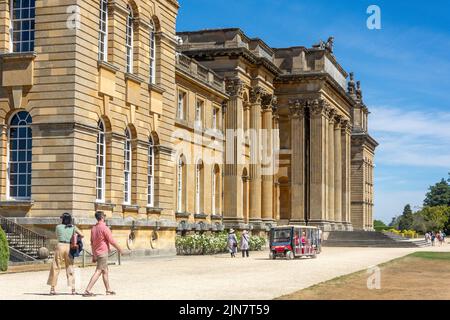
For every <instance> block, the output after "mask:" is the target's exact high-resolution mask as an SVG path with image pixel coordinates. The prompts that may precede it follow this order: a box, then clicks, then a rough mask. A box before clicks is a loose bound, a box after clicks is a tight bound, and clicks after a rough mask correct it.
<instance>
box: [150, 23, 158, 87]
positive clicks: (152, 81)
mask: <svg viewBox="0 0 450 320" xmlns="http://www.w3.org/2000/svg"><path fill="white" fill-rule="evenodd" d="M149 27H150V31H149V82H150V84H156V46H157V43H156V32H157V28H156V24H155V20H154V19H153V18H151V19H150V24H149Z"/></svg>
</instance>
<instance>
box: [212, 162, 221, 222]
mask: <svg viewBox="0 0 450 320" xmlns="http://www.w3.org/2000/svg"><path fill="white" fill-rule="evenodd" d="M211 187H212V192H211V196H212V197H211V199H212V204H211V208H212V214H213V215H219V213H220V212H219V205H220V169H219V166H218V165H217V164H216V165H215V166H214V170H213V174H212V186H211Z"/></svg>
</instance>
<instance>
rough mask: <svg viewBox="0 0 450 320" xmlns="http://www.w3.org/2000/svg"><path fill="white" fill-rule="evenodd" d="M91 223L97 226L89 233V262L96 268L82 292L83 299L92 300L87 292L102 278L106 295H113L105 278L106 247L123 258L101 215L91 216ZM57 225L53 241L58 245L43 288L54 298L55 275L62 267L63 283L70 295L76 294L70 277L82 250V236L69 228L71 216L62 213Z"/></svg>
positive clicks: (106, 277)
mask: <svg viewBox="0 0 450 320" xmlns="http://www.w3.org/2000/svg"><path fill="white" fill-rule="evenodd" d="M95 219H96V220H97V224H96V225H95V226H93V227H92V230H91V247H92V262H94V263H96V264H97V268H96V270H95V273H94V275H93V276H92V278H91V280H90V281H89V284H88V286H87V288H86V291H85V292H84V293H83V296H85V297H90V296H94V294H93V293H92V292H91V290H92V287H93V286H94V285H95V283H96V282H97V280H98V278H100V276H102V277H103V284H104V285H105V288H106V295H115V294H116V293H115V292H114V291H112V290H111V287H110V285H109V277H108V256H109V252H110V247H111V246H113V247H114V248H116V249H117V251H118V252H119V254H123V253H124V252H123V250H122V248H120V246H119V245H118V244H117V242H116V241H115V240H114V238H113V237H112V232H111V230H110V229H109V228H108V227H107V225H106V223H105V214H104V213H103V212H102V211H97V212H96V213H95ZM61 220H62V221H61V224H59V225H57V226H56V238H57V239H58V244H57V245H56V248H55V251H54V259H53V262H52V265H51V269H50V275H49V277H48V281H47V284H48V285H49V286H50V287H51V289H50V295H56V290H55V287H56V285H57V282H58V276H59V272H60V270H61V268H62V267H64V268H65V269H66V276H67V282H68V285H69V287H71V288H72V294H73V295H75V294H77V292H76V288H75V277H74V268H73V266H74V259H75V257H77V256H79V254H80V251H81V250H82V239H83V237H84V236H83V233H82V232H81V231H80V230H79V229H78V228H77V227H76V226H75V225H74V224H73V218H72V215H71V214H69V213H64V214H63V215H62V216H61Z"/></svg>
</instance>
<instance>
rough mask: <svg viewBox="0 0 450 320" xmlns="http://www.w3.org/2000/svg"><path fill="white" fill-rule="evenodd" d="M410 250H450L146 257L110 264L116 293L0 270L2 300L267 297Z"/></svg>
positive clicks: (84, 273) (83, 278) (81, 275)
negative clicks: (53, 288)
mask: <svg viewBox="0 0 450 320" xmlns="http://www.w3.org/2000/svg"><path fill="white" fill-rule="evenodd" d="M414 251H450V246H448V245H447V246H445V247H435V248H424V249H419V248H417V249H415V248H413V249H410V248H401V249H385V248H324V250H323V253H322V254H321V255H319V256H318V258H317V259H301V260H294V261H288V260H275V261H273V260H269V259H268V253H267V252H259V253H253V254H251V257H250V258H249V259H243V258H240V257H239V258H236V259H231V258H229V256H228V255H218V256H201V257H171V258H147V259H142V260H134V261H125V262H123V264H122V266H111V267H110V280H111V284H112V287H113V289H114V290H116V292H117V293H118V295H117V296H115V297H111V296H105V295H104V288H103V283H102V282H101V279H100V280H99V282H97V284H96V286H95V287H94V290H93V291H94V292H96V293H98V294H99V295H98V296H96V297H94V298H83V297H82V296H71V295H68V294H67V293H68V292H69V289H68V288H67V287H66V281H65V272H64V271H63V272H62V274H60V282H59V287H58V288H57V291H58V292H59V293H60V294H59V295H57V296H54V297H53V296H48V295H47V294H48V290H49V287H48V286H47V285H46V281H47V276H48V272H46V271H45V272H44V271H42V272H28V273H17V274H4V275H0V300H4V299H32V300H37V299H68V300H69V299H70V300H72V299H187V300H197V299H206V300H208V299H219V300H220V299H229V300H233V299H243V300H251V299H262V300H265V299H273V298H276V297H279V296H281V295H285V294H289V293H292V292H295V291H298V290H301V289H304V288H306V287H309V286H311V285H314V284H317V283H320V282H323V281H327V280H330V279H333V278H335V277H338V276H342V275H345V274H349V273H352V272H356V271H359V270H363V269H365V268H368V267H371V266H374V265H377V264H380V263H383V262H386V261H389V260H392V259H395V258H398V257H402V256H404V255H407V254H409V253H412V252H414ZM93 271H94V268H92V267H90V268H85V269H80V268H77V269H76V275H77V287H78V289H79V291H80V292H82V291H84V288H85V286H86V284H87V282H88V281H89V279H90V276H91V275H92V273H93Z"/></svg>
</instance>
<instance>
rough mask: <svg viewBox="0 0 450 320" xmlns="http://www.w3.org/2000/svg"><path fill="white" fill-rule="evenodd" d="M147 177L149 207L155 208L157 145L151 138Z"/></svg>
mask: <svg viewBox="0 0 450 320" xmlns="http://www.w3.org/2000/svg"><path fill="white" fill-rule="evenodd" d="M147 175H148V179H147V204H148V206H149V207H153V206H154V203H155V144H154V142H153V138H151V137H150V141H149V145H148V173H147Z"/></svg>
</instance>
